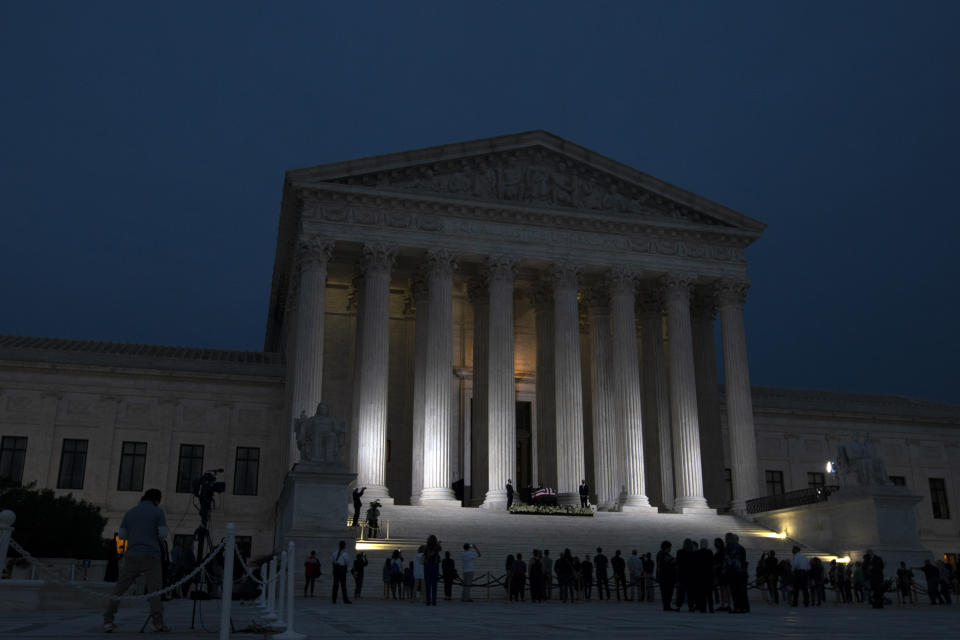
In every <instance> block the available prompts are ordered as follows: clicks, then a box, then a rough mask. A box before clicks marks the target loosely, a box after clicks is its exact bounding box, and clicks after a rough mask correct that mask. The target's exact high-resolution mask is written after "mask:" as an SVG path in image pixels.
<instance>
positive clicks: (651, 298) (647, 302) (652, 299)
mask: <svg viewBox="0 0 960 640" xmlns="http://www.w3.org/2000/svg"><path fill="white" fill-rule="evenodd" d="M638 294H639V295H637V308H638V309H639V310H640V313H641V314H643V315H658V316H659V315H660V314H661V313H663V292H662V291H660V287H658V286H656V283H655V282H653V281H642V283H641V285H640V288H639V289H638Z"/></svg>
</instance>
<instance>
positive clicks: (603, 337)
mask: <svg viewBox="0 0 960 640" xmlns="http://www.w3.org/2000/svg"><path fill="white" fill-rule="evenodd" d="M586 303H587V313H588V317H589V324H590V407H591V412H590V413H591V418H592V420H593V481H594V490H595V491H596V493H597V507H599V508H600V509H604V510H607V511H613V510H615V509H616V508H617V506H618V504H619V502H620V488H621V486H622V482H621V473H620V457H621V452H622V451H623V439H622V437H620V438H618V437H617V436H618V435H620V436H622V431H620V429H619V426H620V425H619V424H617V420H616V404H615V403H614V385H613V371H612V363H611V357H612V353H611V351H612V347H611V336H610V298H609V296H608V295H607V292H606V291H605V290H603V289H590V290H589V291H588V292H587V295H586Z"/></svg>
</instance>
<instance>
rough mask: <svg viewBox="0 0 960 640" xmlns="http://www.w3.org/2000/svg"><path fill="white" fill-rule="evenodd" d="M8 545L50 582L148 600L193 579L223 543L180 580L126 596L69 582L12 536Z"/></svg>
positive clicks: (108, 597) (99, 595)
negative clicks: (150, 590)
mask: <svg viewBox="0 0 960 640" xmlns="http://www.w3.org/2000/svg"><path fill="white" fill-rule="evenodd" d="M10 546H11V547H13V548H14V549H15V550H16V551H17V553H19V554H20V555H21V556H23V558H24V560H26V561H27V562H29V563H30V564H31V565H32V566H33V567H35V568H36V569H37V570H38V571H39V572H40V573H44V574H47V575H49V576H50V577H49V578H48V579H49V580H50V581H51V582H55V583H57V584H61V585H65V586H68V587H73V588H74V589H76V590H77V591H83V592H86V593H88V594H90V595H91V596H94V597H97V598H102V599H104V600H148V599H150V598H156V597H157V596H162V595H163V594H165V593H170V592H172V591H174V590H175V589H179V588H180V587H181V586H183V585H184V584H186V583H188V582H190V581H191V580H193V578H195V577H197V575H198V574H199V573H200V572H201V571H202V570H203V569H204V568H205V567H206V566H207V565H208V564H210V563H211V562H213V560H214V559H215V558H216V556H217V554H218V553H219V552H220V551H221V550H222V549H223V546H224V543H223V541H221V542H220V544H218V545H217V546H216V547H214V548H213V549H212V550H211V551H210V553H209V554H207V557H206V558H205V559H204V560H203V562H201V563H200V564H199V565H197V566H196V567H195V568H194V569H193V571H191V572H190V573H188V574H186V575H185V576H183V577H182V578H181V579H180V580H178V581H177V582H175V583H174V584H171V585H170V586H167V587H164V588H163V589H160V590H159V591H154V592H152V593H145V594H143V595H140V596H126V595H123V596H115V595H108V594H105V593H100V592H99V591H94V590H92V589H86V588H84V587H81V586H79V585H78V584H77V583H76V582H70V581H69V580H64V579H63V578H61V577H60V576H58V575H56V573H55V572H53V571H51V570H50V569H47V568H46V567H44V566H43V564H41V562H40V561H39V560H37V559H36V558H34V557H33V556H32V555H30V553H29V552H27V550H26V549H24V548H23V547H21V546H20V545H19V544H18V543H17V541H16V540H14V539H12V538H11V539H10Z"/></svg>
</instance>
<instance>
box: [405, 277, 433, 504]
mask: <svg viewBox="0 0 960 640" xmlns="http://www.w3.org/2000/svg"><path fill="white" fill-rule="evenodd" d="M410 293H411V295H412V296H413V303H414V305H415V307H416V319H415V320H414V323H415V324H414V330H413V331H414V336H413V434H412V438H411V439H412V460H411V467H410V469H411V477H410V483H411V484H410V486H411V491H410V503H411V504H419V503H420V492H421V491H422V490H423V425H424V421H425V418H424V415H425V414H424V412H425V410H426V388H425V385H426V370H427V331H428V328H427V318H428V317H429V309H430V300H429V297H428V296H427V281H426V279H425V278H424V276H423V274H422V273H417V274H415V275H414V276H413V279H412V280H411V282H410Z"/></svg>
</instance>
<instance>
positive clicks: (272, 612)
mask: <svg viewBox="0 0 960 640" xmlns="http://www.w3.org/2000/svg"><path fill="white" fill-rule="evenodd" d="M267 575H268V576H269V577H271V578H272V577H273V576H275V575H277V556H273V557H272V558H270V562H269V563H268V564H267ZM277 582H279V579H276V580H274V581H273V582H272V583H268V584H267V588H268V589H269V591H268V592H267V615H265V616H263V619H264V620H265V621H267V622H276V621H277Z"/></svg>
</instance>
